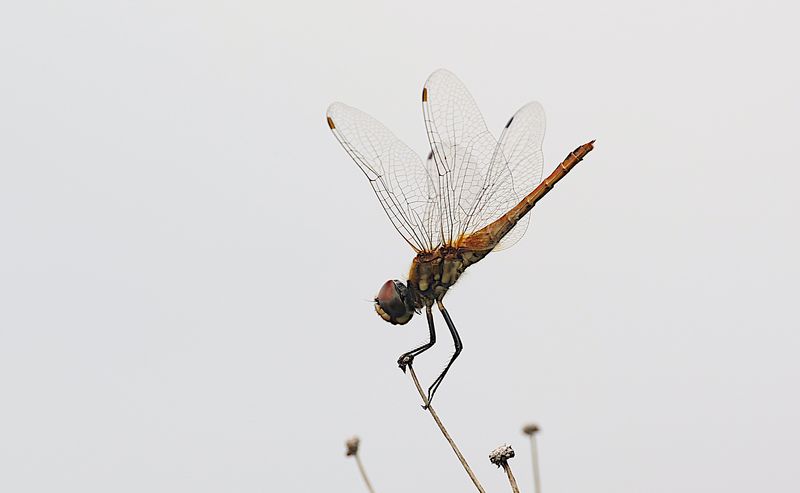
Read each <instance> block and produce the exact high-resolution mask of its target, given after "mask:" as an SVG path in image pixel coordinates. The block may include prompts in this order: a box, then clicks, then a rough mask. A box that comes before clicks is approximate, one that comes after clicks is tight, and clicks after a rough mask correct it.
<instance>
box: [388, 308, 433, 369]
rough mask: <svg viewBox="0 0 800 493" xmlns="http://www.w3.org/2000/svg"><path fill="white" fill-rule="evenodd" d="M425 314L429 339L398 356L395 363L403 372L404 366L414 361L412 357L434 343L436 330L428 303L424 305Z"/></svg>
mask: <svg viewBox="0 0 800 493" xmlns="http://www.w3.org/2000/svg"><path fill="white" fill-rule="evenodd" d="M425 315H426V316H427V317H428V329H429V330H430V332H431V338H430V341H428V343H427V344H423V345H422V346H420V347H418V348H416V349H412V350H411V351H409V352H407V353H405V354H403V355H402V356H400V358H398V360H397V364H398V366H400V369H401V370H403V372H405V371H406V367H407V366H408V365H410V364H411V363H413V362H414V357H416V356H418V355H420V354H422V353H424V352H425V351H427V350H428V349H430V348H431V347H432V346H433V345H434V344H436V330H435V329H434V328H433V311H431V307H430V305H428V306H426V307H425Z"/></svg>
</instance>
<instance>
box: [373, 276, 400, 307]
mask: <svg viewBox="0 0 800 493" xmlns="http://www.w3.org/2000/svg"><path fill="white" fill-rule="evenodd" d="M395 297H397V289H396V288H395V287H394V281H386V282H385V283H383V286H381V289H380V291H378V296H376V297H375V299H376V301H378V302H379V303H390V302H391V301H392V299H393V298H395Z"/></svg>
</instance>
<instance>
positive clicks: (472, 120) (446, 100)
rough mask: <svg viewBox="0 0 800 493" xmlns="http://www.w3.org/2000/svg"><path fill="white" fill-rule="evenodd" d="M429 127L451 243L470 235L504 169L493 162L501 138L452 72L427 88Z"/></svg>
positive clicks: (444, 226) (425, 102)
mask: <svg viewBox="0 0 800 493" xmlns="http://www.w3.org/2000/svg"><path fill="white" fill-rule="evenodd" d="M422 108H423V113H424V116H425V127H426V129H427V132H428V140H429V141H430V145H431V152H432V153H433V160H434V163H435V169H436V176H435V177H434V179H435V180H436V186H437V195H438V198H439V208H440V210H441V214H440V217H441V219H440V221H441V224H440V228H441V231H442V235H443V238H442V240H443V242H444V243H446V244H452V243H454V242H456V241H457V240H458V238H459V237H460V236H461V235H462V234H464V233H466V232H467V231H469V230H470V229H471V228H472V226H473V225H471V218H472V217H473V216H474V214H475V211H476V210H477V208H478V207H479V206H480V205H481V204H482V200H483V198H484V196H485V195H486V192H487V191H488V189H487V186H488V185H489V184H490V183H491V182H492V180H493V177H494V175H495V174H496V173H497V172H496V171H493V170H492V169H491V168H492V166H493V165H494V164H499V165H502V163H501V162H497V161H496V160H495V159H493V156H494V154H495V152H496V151H497V149H498V146H497V140H495V138H494V137H493V136H492V134H491V133H490V132H489V129H488V128H487V127H486V123H485V122H484V120H483V116H482V115H481V113H480V111H479V110H478V106H477V105H476V104H475V100H474V99H473V98H472V96H471V95H470V93H469V91H467V88H466V87H465V86H464V84H462V83H461V81H460V80H458V78H457V77H456V76H455V75H453V74H452V73H450V72H449V71H447V70H437V71H436V72H434V73H433V74H431V76H430V77H428V80H427V81H426V82H425V87H424V89H423V90H422Z"/></svg>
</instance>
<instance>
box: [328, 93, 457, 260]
mask: <svg viewBox="0 0 800 493" xmlns="http://www.w3.org/2000/svg"><path fill="white" fill-rule="evenodd" d="M327 116H328V126H329V127H330V128H331V131H333V134H334V135H335V136H336V138H337V139H338V140H339V143H341V144H342V147H344V149H345V150H346V151H347V153H348V154H350V157H352V158H353V160H354V161H355V162H356V164H357V165H358V167H359V168H360V169H361V171H362V172H363V173H364V175H365V176H366V177H367V179H368V180H369V183H370V185H371V186H372V189H373V190H374V191H375V195H376V196H377V197H378V200H379V201H380V203H381V206H382V207H383V209H384V211H386V215H387V216H389V220H391V221H392V225H393V226H394V227H395V229H397V231H398V232H399V233H400V234H401V235H402V236H403V238H405V240H406V241H407V242H408V243H409V244H410V245H411V247H412V248H414V250H416V251H424V250H433V249H435V248H436V247H437V246H439V244H440V242H441V229H440V228H439V225H440V222H441V221H440V220H439V216H440V215H441V212H440V209H439V203H440V200H439V198H438V192H437V187H436V183H435V181H434V180H433V176H435V175H432V174H431V173H430V170H429V169H428V168H426V166H425V165H423V164H422V160H421V159H420V157H419V155H418V154H417V153H415V152H414V151H413V150H411V149H410V148H409V147H408V146H407V145H405V144H404V143H403V142H401V141H400V140H399V139H398V138H397V137H395V136H394V134H392V133H391V132H390V131H389V130H388V129H387V128H386V127H385V126H383V125H382V124H381V123H380V122H378V121H377V120H375V119H374V118H372V117H371V116H369V115H367V114H366V113H364V112H362V111H360V110H357V109H356V108H353V107H350V106H347V105H345V104H342V103H333V104H332V105H330V107H328V112H327ZM429 166H432V165H429Z"/></svg>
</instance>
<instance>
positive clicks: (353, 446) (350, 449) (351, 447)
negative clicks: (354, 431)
mask: <svg viewBox="0 0 800 493" xmlns="http://www.w3.org/2000/svg"><path fill="white" fill-rule="evenodd" d="M360 442H361V440H359V439H358V437H355V436H354V437H353V438H351V439H349V440H347V441H346V442H344V445H345V447H347V452H345V455H347V456H348V457H350V456H351V455H356V454H357V453H358V444H359V443H360Z"/></svg>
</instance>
